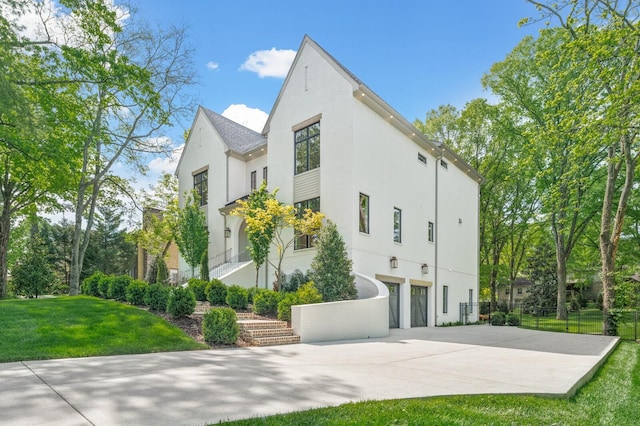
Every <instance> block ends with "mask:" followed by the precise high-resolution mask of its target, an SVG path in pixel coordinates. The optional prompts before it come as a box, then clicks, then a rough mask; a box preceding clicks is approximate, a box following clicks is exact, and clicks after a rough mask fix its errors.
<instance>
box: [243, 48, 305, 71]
mask: <svg viewBox="0 0 640 426" xmlns="http://www.w3.org/2000/svg"><path fill="white" fill-rule="evenodd" d="M295 56H296V51H295V50H277V49H276V48H275V47H273V48H271V50H258V51H256V52H253V53H252V54H251V55H249V57H248V58H247V60H246V61H245V62H244V64H242V65H240V70H244V71H251V72H255V73H257V74H258V75H259V76H260V77H261V78H263V77H277V78H284V77H286V76H287V73H288V72H289V68H291V64H292V63H293V59H294V58H295Z"/></svg>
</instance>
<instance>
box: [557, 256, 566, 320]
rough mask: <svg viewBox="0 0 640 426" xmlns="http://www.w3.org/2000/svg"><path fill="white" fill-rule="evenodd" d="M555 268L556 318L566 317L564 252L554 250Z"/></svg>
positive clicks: (563, 318)
mask: <svg viewBox="0 0 640 426" xmlns="http://www.w3.org/2000/svg"><path fill="white" fill-rule="evenodd" d="M556 260H557V268H556V274H557V279H558V302H557V303H558V305H557V309H556V319H559V320H566V319H567V258H566V257H565V256H564V254H563V253H562V252H561V251H559V250H557V251H556Z"/></svg>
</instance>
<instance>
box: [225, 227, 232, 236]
mask: <svg viewBox="0 0 640 426" xmlns="http://www.w3.org/2000/svg"><path fill="white" fill-rule="evenodd" d="M224 237H225V238H231V229H229V228H224Z"/></svg>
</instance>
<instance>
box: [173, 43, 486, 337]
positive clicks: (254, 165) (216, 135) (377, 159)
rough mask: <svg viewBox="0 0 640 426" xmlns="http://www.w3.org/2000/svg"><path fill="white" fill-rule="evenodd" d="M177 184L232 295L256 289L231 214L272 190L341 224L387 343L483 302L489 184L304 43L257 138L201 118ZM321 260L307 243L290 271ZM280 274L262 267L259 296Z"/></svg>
mask: <svg viewBox="0 0 640 426" xmlns="http://www.w3.org/2000/svg"><path fill="white" fill-rule="evenodd" d="M176 174H177V176H178V179H179V190H180V194H185V193H186V192H188V191H190V190H192V189H194V188H195V189H196V191H198V192H199V193H200V194H201V195H202V204H203V209H204V210H205V212H206V215H207V221H208V227H209V232H210V242H209V255H210V266H211V267H212V273H213V274H214V275H215V276H216V277H218V278H220V279H222V280H223V281H224V282H225V283H227V284H240V285H244V286H247V287H249V286H253V285H254V283H255V266H254V265H253V264H252V263H251V262H250V261H249V262H246V261H247V260H249V258H248V256H247V255H246V254H245V252H246V246H247V239H246V235H245V233H244V223H243V221H242V219H241V218H238V217H235V216H230V215H229V213H230V211H231V210H232V209H233V208H234V207H235V201H236V200H238V199H240V198H242V197H245V196H247V195H248V194H249V193H250V192H251V191H252V190H253V189H255V188H257V187H259V186H260V184H261V182H262V180H267V182H268V187H269V189H271V190H272V189H274V188H279V192H278V199H279V200H280V201H282V202H284V203H287V204H294V205H296V206H298V207H310V208H313V209H319V210H320V211H321V212H322V213H324V214H325V215H326V217H327V218H328V219H330V220H331V221H333V222H335V223H336V224H337V226H338V229H339V231H340V233H341V234H342V236H343V238H344V240H345V243H346V246H347V249H348V252H349V254H350V256H351V258H352V260H353V269H354V272H355V273H356V275H357V276H358V280H360V281H361V280H365V281H367V280H368V281H369V282H370V283H371V282H373V283H376V284H377V285H378V286H380V285H381V284H380V283H384V285H385V286H383V287H386V289H388V290H389V293H388V298H387V297H386V295H385V297H384V304H385V309H384V311H381V312H384V313H383V314H380V315H381V316H383V315H387V317H385V318H382V319H381V321H382V324H384V326H385V328H386V329H387V332H388V328H393V327H399V328H409V327H419V326H434V325H440V324H443V323H448V322H455V321H458V320H459V319H460V312H459V304H460V303H464V302H477V298H478V285H479V284H478V264H479V261H478V198H479V186H480V183H481V180H482V177H481V176H480V175H479V174H478V173H477V172H476V171H475V170H473V169H472V168H471V167H470V166H469V165H468V164H466V163H465V162H464V161H463V160H462V159H461V158H460V157H459V156H457V155H456V154H455V153H454V152H452V151H451V150H450V149H449V148H448V147H446V146H445V145H443V144H442V143H439V142H437V141H433V140H429V139H428V138H426V137H425V136H424V135H422V134H421V133H420V132H419V131H418V130H417V129H416V128H415V127H414V126H413V125H412V124H411V123H409V122H408V121H407V120H406V119H405V118H403V117H401V116H400V115H399V114H398V113H397V112H396V111H395V110H394V109H393V108H392V107H391V106H389V105H388V104H387V103H386V102H385V101H384V100H382V99H381V98H380V97H379V96H377V95H376V94H375V93H374V92H373V91H372V90H371V89H369V87H367V86H366V85H365V84H364V83H363V82H362V81H360V80H359V79H358V78H357V77H356V76H354V75H353V74H352V73H351V72H350V71H348V70H347V69H346V68H345V67H343V66H342V65H341V64H340V63H338V62H337V61H336V60H335V59H334V58H333V57H332V56H331V55H329V54H328V53H327V52H326V51H325V50H324V49H322V48H321V47H320V46H319V45H318V44H317V43H316V42H314V41H313V40H312V39H311V38H309V37H308V36H305V37H304V39H303V40H302V44H301V45H300V48H299V49H298V51H297V55H296V57H295V59H294V61H293V64H292V66H291V69H290V70H289V73H288V75H287V77H286V79H285V80H284V83H283V85H282V88H281V90H280V93H279V95H278V97H277V99H276V100H275V103H274V106H273V109H272V110H271V113H270V115H269V118H268V120H267V122H266V124H265V127H264V130H263V131H262V133H256V132H254V131H252V130H250V129H248V128H245V127H243V126H242V125H240V124H237V123H235V122H233V121H231V120H229V119H227V118H225V117H222V116H221V115H219V114H217V113H215V112H213V111H210V110H208V109H206V108H204V107H199V108H198V110H197V112H196V116H195V119H194V122H193V125H192V127H191V131H190V134H189V137H188V140H187V141H186V145H185V148H184V151H183V153H182V157H181V159H180V162H179V164H178V168H177V171H176ZM181 198H182V200H181V202H184V199H183V198H184V197H183V196H181ZM315 252H316V250H315V248H314V247H313V246H312V242H311V241H310V240H309V239H304V238H302V239H300V240H299V241H297V242H296V247H295V250H290V251H289V252H288V254H287V256H286V258H285V264H284V271H285V272H286V273H290V272H291V271H293V270H294V269H296V268H297V269H300V270H302V271H306V270H307V269H308V268H309V265H310V263H311V260H312V258H313V256H314V254H315ZM181 267H182V269H187V266H186V264H184V263H183V264H182V266H181ZM273 272H274V271H273V268H271V267H268V266H264V267H263V268H262V270H261V271H260V278H259V286H260V287H265V288H271V283H272V281H273ZM385 291H386V290H385ZM361 293H368V292H367V291H363V292H361ZM374 293H375V292H374ZM382 293H384V291H383V292H382ZM374 295H375V294H374ZM360 297H361V298H364V297H368V295H366V294H360ZM335 303H340V302H335ZM363 306H364V305H363ZM387 307H388V308H387ZM471 314H472V315H477V313H471ZM295 315H296V313H295V312H294V317H295ZM472 319H473V318H472Z"/></svg>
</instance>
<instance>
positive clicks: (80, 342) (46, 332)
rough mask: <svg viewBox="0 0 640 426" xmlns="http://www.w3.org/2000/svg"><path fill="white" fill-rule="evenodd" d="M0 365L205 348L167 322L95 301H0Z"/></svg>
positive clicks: (141, 311)
mask: <svg viewBox="0 0 640 426" xmlns="http://www.w3.org/2000/svg"><path fill="white" fill-rule="evenodd" d="M0 335H1V336H2V338H0V362H9V361H24V360H34V359H52V358H74V357H84V356H98V355H120V354H134V353H149V352H163V351H182V350H193V349H204V348H206V347H207V346H206V345H203V344H200V343H198V342H196V341H194V340H193V339H191V338H190V337H189V336H187V335H186V334H185V333H184V332H183V331H182V330H180V329H179V328H177V327H175V326H174V325H172V324H170V323H168V322H167V321H165V320H163V319H162V318H160V317H158V316H156V315H153V314H150V313H149V312H146V311H143V310H141V309H138V308H136V307H133V306H129V305H126V304H123V303H119V302H114V301H109V300H102V299H98V298H94V297H86V296H75V297H60V298H55V299H28V300H3V301H0Z"/></svg>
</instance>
